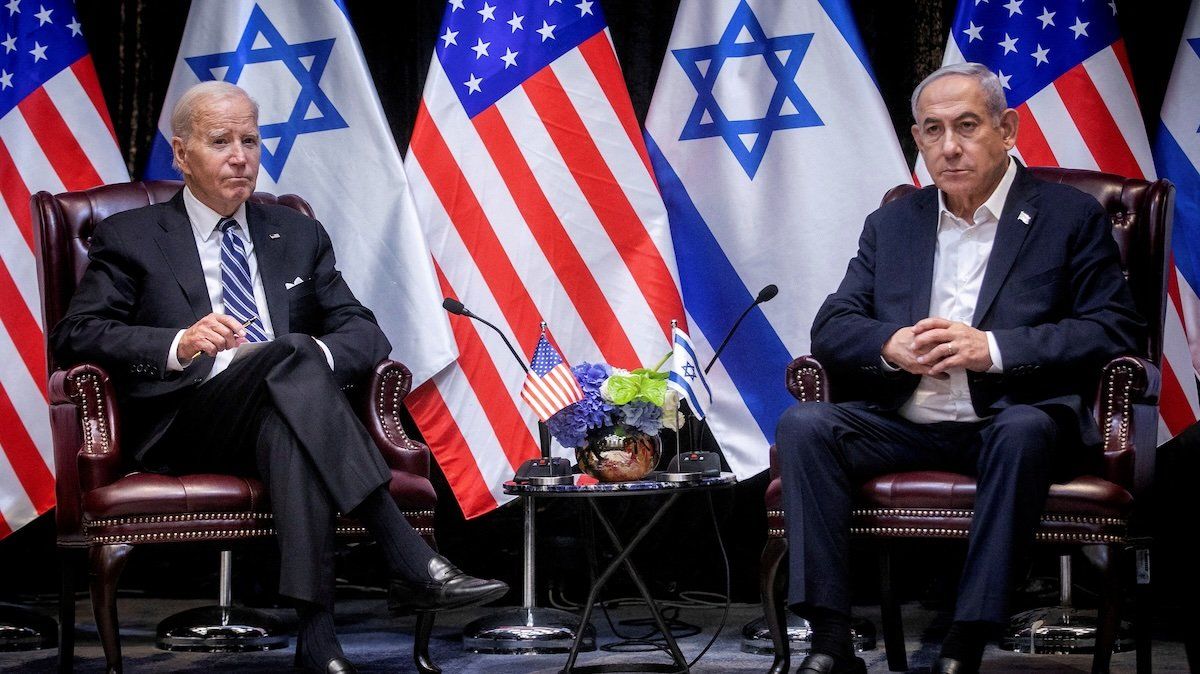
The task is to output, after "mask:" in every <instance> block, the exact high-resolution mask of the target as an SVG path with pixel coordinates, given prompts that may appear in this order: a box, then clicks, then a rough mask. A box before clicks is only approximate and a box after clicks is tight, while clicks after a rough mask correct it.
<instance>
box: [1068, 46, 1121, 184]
mask: <svg viewBox="0 0 1200 674" xmlns="http://www.w3.org/2000/svg"><path fill="white" fill-rule="evenodd" d="M1054 88H1055V89H1056V90H1057V91H1058V94H1059V96H1061V97H1062V101H1063V106H1064V107H1066V109H1067V114H1069V115H1071V119H1072V120H1073V121H1074V122H1075V126H1077V127H1079V135H1080V136H1082V137H1083V142H1084V144H1086V145H1087V146H1088V150H1090V151H1091V153H1092V156H1093V157H1095V159H1096V165H1097V166H1099V167H1100V170H1101V171H1105V172H1107V173H1115V174H1117V175H1119V176H1125V177H1127V178H1139V179H1140V178H1142V177H1143V176H1142V167H1140V166H1138V163H1137V159H1135V158H1134V156H1133V151H1132V150H1130V149H1129V143H1128V142H1126V140H1125V136H1124V135H1122V134H1121V128H1120V127H1119V126H1118V125H1117V120H1115V119H1113V116H1112V112H1111V111H1110V110H1109V109H1108V106H1107V105H1106V104H1105V103H1104V98H1103V97H1101V96H1100V90H1098V89H1097V88H1096V83H1095V82H1093V81H1092V78H1091V76H1090V75H1088V72H1087V70H1086V69H1085V68H1084V67H1083V64H1079V65H1077V66H1075V67H1074V68H1071V69H1070V70H1068V71H1067V72H1065V73H1063V74H1062V76H1061V77H1059V78H1058V79H1057V80H1054Z"/></svg>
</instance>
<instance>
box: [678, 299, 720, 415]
mask: <svg viewBox="0 0 1200 674" xmlns="http://www.w3.org/2000/svg"><path fill="white" fill-rule="evenodd" d="M671 322H672V323H674V321H671ZM671 342H672V348H673V351H672V352H671V372H670V373H669V374H668V375H667V386H669V387H670V388H672V389H674V390H675V391H678V392H679V396H680V398H682V399H683V400H686V401H687V404H688V407H689V408H690V409H691V410H692V414H693V415H694V416H695V417H696V418H697V419H703V418H704V415H705V412H704V410H706V409H708V406H709V405H711V404H712V400H713V395H712V388H710V387H709V385H708V381H707V380H706V379H705V378H704V368H702V367H701V366H700V361H699V359H697V358H696V349H695V347H693V346H692V340H691V339H689V338H688V336H687V333H686V332H684V331H683V330H680V329H679V328H675V329H673V330H672V331H671Z"/></svg>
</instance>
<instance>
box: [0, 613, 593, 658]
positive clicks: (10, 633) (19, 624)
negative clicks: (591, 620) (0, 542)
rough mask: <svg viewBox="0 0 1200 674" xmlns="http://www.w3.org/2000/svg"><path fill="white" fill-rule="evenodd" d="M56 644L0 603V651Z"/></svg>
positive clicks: (33, 619) (52, 631)
mask: <svg viewBox="0 0 1200 674" xmlns="http://www.w3.org/2000/svg"><path fill="white" fill-rule="evenodd" d="M576 622H578V620H576ZM57 645H58V624H57V623H55V622H54V620H53V619H51V618H47V617H46V616H44V615H41V614H39V613H34V612H33V611H31V610H29V609H27V608H25V607H24V606H17V605H15V604H0V651H36V650H41V649H43V648H54V647H55V646H57Z"/></svg>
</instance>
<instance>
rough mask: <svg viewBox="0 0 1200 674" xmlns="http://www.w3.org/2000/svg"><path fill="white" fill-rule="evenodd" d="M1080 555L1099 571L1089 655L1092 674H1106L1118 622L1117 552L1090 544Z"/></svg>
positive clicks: (1118, 553)
mask: <svg viewBox="0 0 1200 674" xmlns="http://www.w3.org/2000/svg"><path fill="white" fill-rule="evenodd" d="M1083 553H1084V556H1085V557H1086V558H1087V559H1088V561H1090V562H1091V563H1092V565H1093V566H1095V567H1096V570H1097V571H1099V572H1100V579H1101V583H1102V587H1103V589H1102V591H1101V596H1100V611H1099V615H1098V616H1097V625H1096V652H1095V654H1094V655H1093V656H1092V672H1093V674H1104V673H1106V672H1108V670H1109V665H1110V664H1111V661H1112V650H1113V645H1114V644H1115V643H1116V641H1117V628H1118V625H1119V623H1120V618H1121V615H1120V607H1121V586H1120V582H1119V580H1120V573H1119V567H1120V559H1119V555H1120V550H1118V549H1117V546H1115V545H1091V546H1086V547H1084V549H1083Z"/></svg>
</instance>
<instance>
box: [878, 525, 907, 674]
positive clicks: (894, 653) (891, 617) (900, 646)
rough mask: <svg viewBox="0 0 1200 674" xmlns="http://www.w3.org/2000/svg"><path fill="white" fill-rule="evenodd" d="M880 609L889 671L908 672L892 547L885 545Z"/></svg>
mask: <svg viewBox="0 0 1200 674" xmlns="http://www.w3.org/2000/svg"><path fill="white" fill-rule="evenodd" d="M879 608H880V610H881V616H880V617H881V618H882V620H883V646H884V649H885V650H886V651H887V661H888V669H890V670H891V671H893V672H904V671H908V653H907V652H905V650H904V622H903V621H902V620H901V619H900V602H899V600H898V599H897V598H896V593H895V591H894V589H893V588H892V546H891V545H889V544H887V543H884V544H883V545H881V546H880V550H879Z"/></svg>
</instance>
